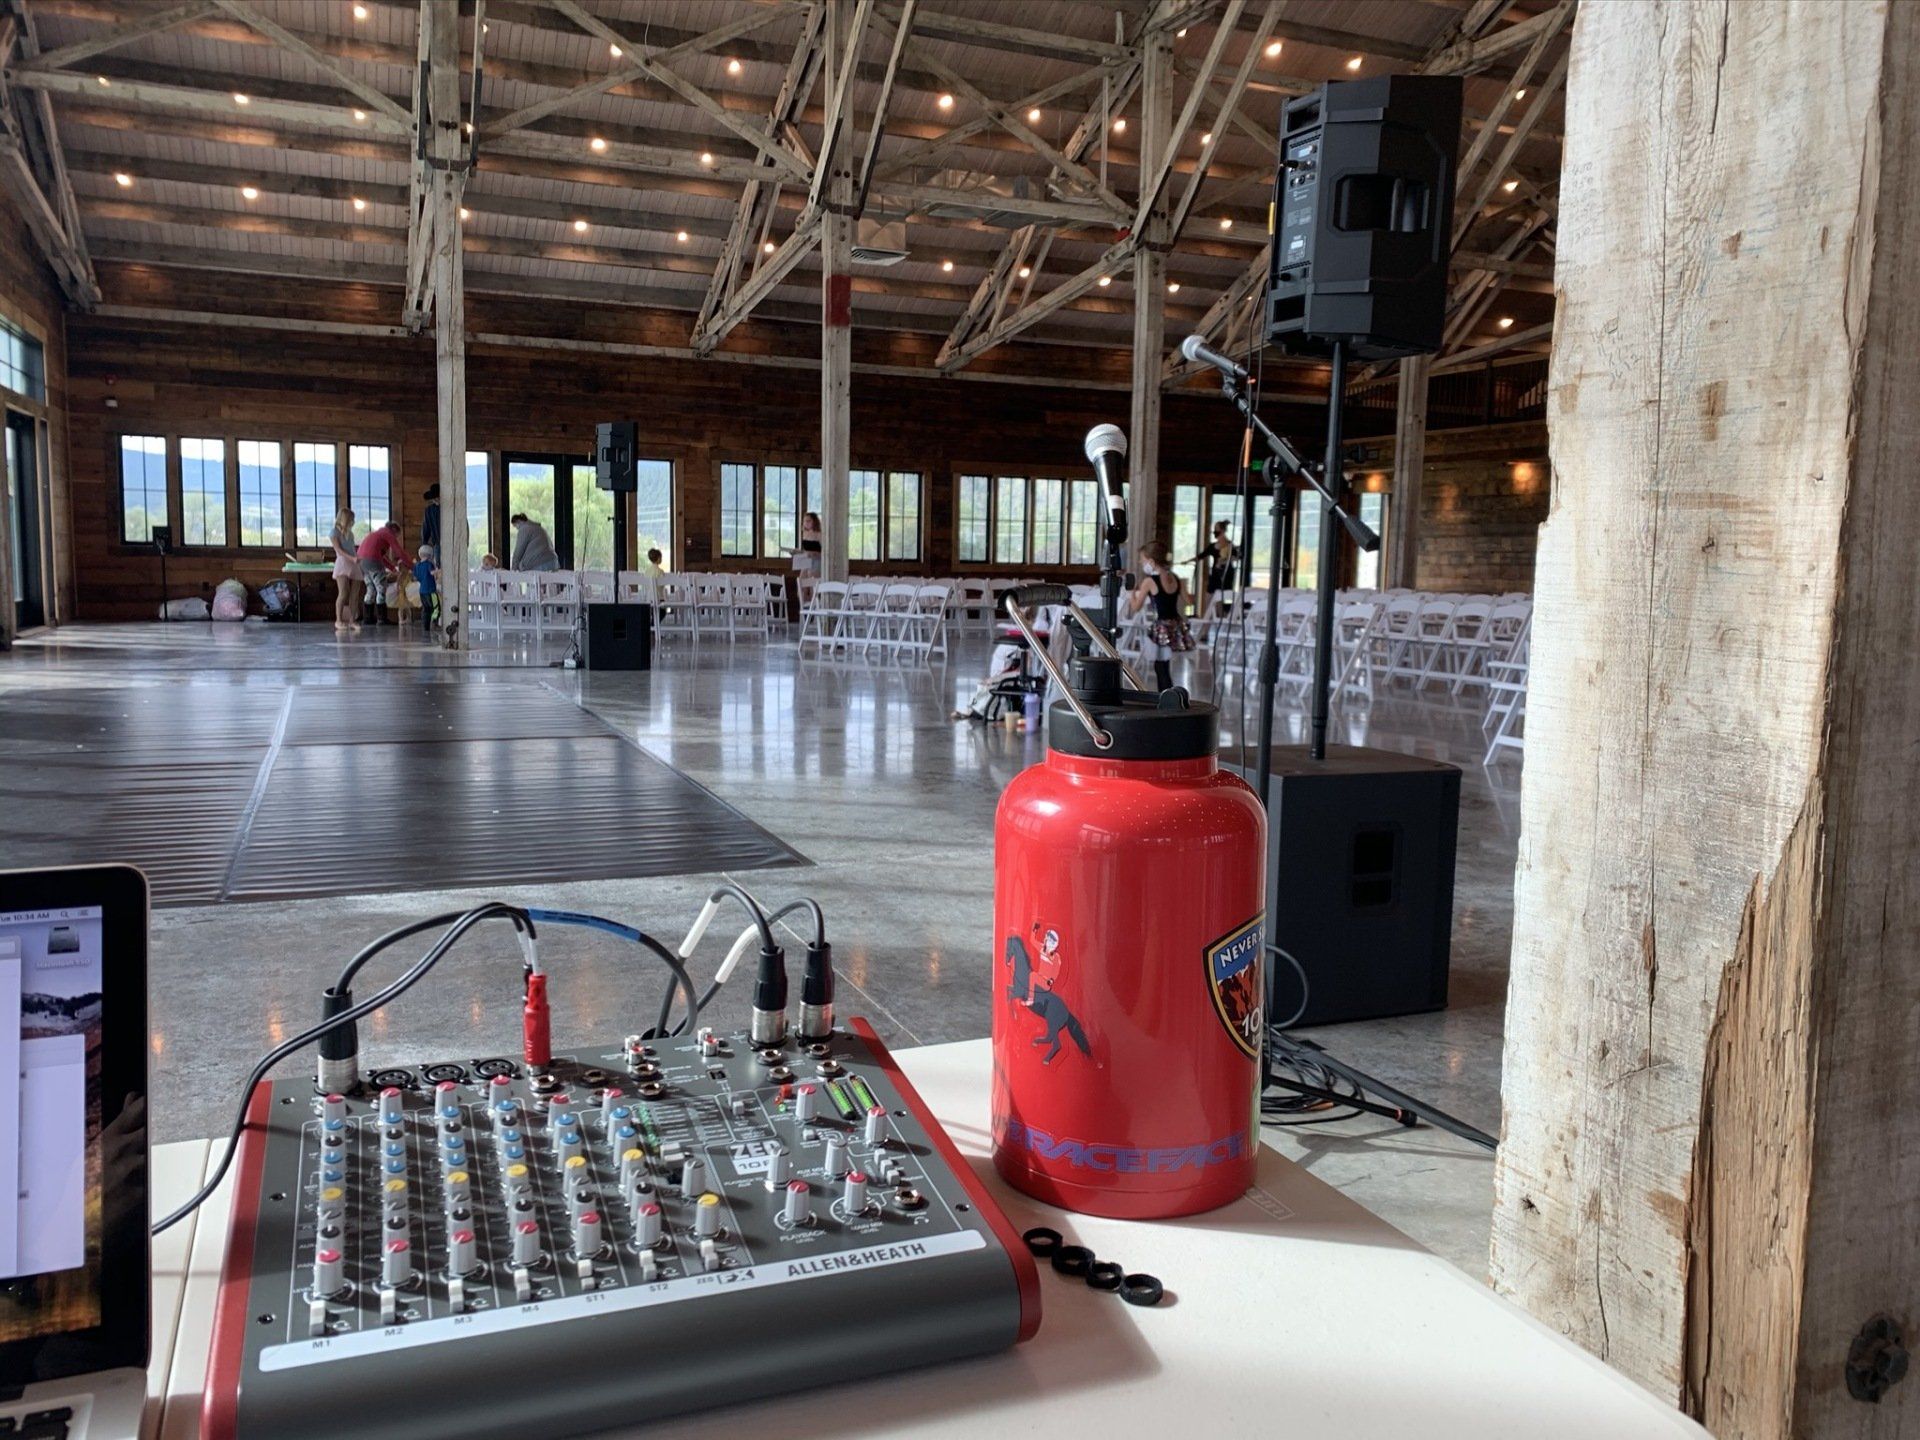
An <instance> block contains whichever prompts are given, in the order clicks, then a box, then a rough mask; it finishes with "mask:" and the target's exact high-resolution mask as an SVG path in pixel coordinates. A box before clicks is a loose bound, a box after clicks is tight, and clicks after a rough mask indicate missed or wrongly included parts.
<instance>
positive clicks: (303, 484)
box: [293, 440, 340, 545]
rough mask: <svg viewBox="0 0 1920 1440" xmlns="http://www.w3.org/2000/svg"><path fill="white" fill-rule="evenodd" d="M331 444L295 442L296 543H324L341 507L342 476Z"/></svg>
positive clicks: (294, 536)
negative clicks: (334, 515) (334, 514)
mask: <svg viewBox="0 0 1920 1440" xmlns="http://www.w3.org/2000/svg"><path fill="white" fill-rule="evenodd" d="M336 453H337V452H336V451H335V449H334V447H333V446H331V445H313V444H309V443H308V442H307V441H305V440H296V441H294V442H293V543H294V544H295V545H324V544H326V541H327V536H328V535H330V534H331V533H332V532H333V512H334V511H335V510H337V509H339V508H340V477H339V471H338V467H337V465H336V463H335V455H336Z"/></svg>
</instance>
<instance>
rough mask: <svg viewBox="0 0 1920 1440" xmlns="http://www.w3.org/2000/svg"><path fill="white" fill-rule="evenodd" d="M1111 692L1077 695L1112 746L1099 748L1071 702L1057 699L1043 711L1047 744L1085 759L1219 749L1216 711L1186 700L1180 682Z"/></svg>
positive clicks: (1193, 754)
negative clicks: (1148, 690)
mask: <svg viewBox="0 0 1920 1440" xmlns="http://www.w3.org/2000/svg"><path fill="white" fill-rule="evenodd" d="M1075 668H1076V670H1077V669H1078V665H1077V664H1076V667H1075ZM1076 678H1078V676H1077V675H1076ZM1090 688H1092V687H1090ZM1098 693H1099V692H1098V691H1097V690H1095V691H1094V694H1098ZM1115 693H1116V694H1117V696H1118V698H1117V699H1095V698H1094V696H1093V695H1092V694H1088V693H1085V692H1082V695H1081V701H1082V703H1083V704H1085V705H1086V707H1087V709H1088V710H1089V711H1090V712H1091V713H1092V715H1093V718H1094V719H1095V720H1096V721H1098V722H1099V725H1100V728H1101V729H1102V730H1104V731H1106V732H1107V734H1108V735H1110V736H1111V737H1112V738H1113V743H1112V745H1110V746H1109V747H1108V748H1107V749H1105V750H1102V749H1101V748H1100V747H1099V746H1098V745H1096V744H1095V743H1094V739H1093V736H1091V735H1090V734H1088V733H1087V727H1086V726H1084V725H1082V724H1081V723H1080V717H1079V716H1077V715H1075V714H1074V713H1073V709H1072V707H1071V706H1069V705H1067V704H1066V703H1065V702H1064V701H1060V700H1056V701H1054V702H1053V704H1052V705H1051V706H1049V707H1048V710H1047V745H1048V747H1049V748H1050V749H1054V750H1058V751H1059V752H1060V753H1061V754H1063V755H1078V756H1082V757H1084V758H1086V759H1089V760H1198V759H1201V758H1203V757H1206V756H1211V755H1215V754H1217V753H1218V752H1219V749H1220V712H1219V710H1218V709H1216V708H1215V707H1214V706H1212V705H1208V704H1206V703H1205V702H1204V701H1198V700H1193V699H1190V698H1189V697H1188V695H1187V692H1186V691H1185V690H1183V689H1181V688H1180V687H1179V686H1177V685H1176V686H1174V687H1173V689H1171V690H1163V691H1161V692H1160V694H1159V695H1158V696H1154V695H1150V694H1142V693H1141V692H1139V691H1136V690H1124V691H1116V692H1115Z"/></svg>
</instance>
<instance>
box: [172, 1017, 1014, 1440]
mask: <svg viewBox="0 0 1920 1440" xmlns="http://www.w3.org/2000/svg"><path fill="white" fill-rule="evenodd" d="M854 1023H855V1026H856V1033H853V1034H847V1033H837V1034H835V1035H833V1036H831V1037H829V1038H828V1039H827V1040H825V1041H822V1042H818V1043H814V1044H810V1045H809V1044H802V1043H799V1042H797V1041H793V1040H789V1041H788V1042H786V1043H785V1044H782V1045H778V1046H768V1047H758V1048H756V1047H754V1046H753V1045H752V1044H751V1042H750V1041H749V1039H748V1037H747V1036H746V1035H744V1034H739V1035H731V1036H729V1035H720V1034H714V1033H712V1032H710V1031H702V1032H700V1033H699V1034H698V1035H696V1036H691V1037H685V1038H680V1039H673V1040H662V1041H643V1040H641V1039H640V1038H639V1037H630V1038H629V1039H627V1040H626V1041H624V1042H623V1043H622V1044H620V1045H618V1046H616V1047H613V1048H611V1049H609V1050H607V1051H606V1052H605V1053H596V1054H588V1055H581V1056H576V1057H574V1058H572V1059H556V1060H555V1061H554V1062H553V1064H552V1065H551V1066H550V1067H548V1068H547V1069H545V1070H544V1071H539V1072H530V1071H528V1070H527V1069H526V1068H525V1067H523V1066H521V1065H519V1064H517V1063H515V1062H511V1061H507V1060H479V1061H470V1060H463V1061H443V1062H438V1063H434V1064H427V1065H421V1066H418V1067H409V1068H404V1069H392V1070H381V1071H374V1072H372V1073H370V1074H368V1075H367V1076H365V1077H364V1083H363V1084H362V1085H361V1086H359V1087H357V1089H356V1091H355V1093H353V1094H350V1095H327V1096H320V1097H316V1096H315V1095H314V1094H313V1092H312V1087H311V1086H310V1085H308V1084H306V1083H304V1082H299V1081H282V1082H277V1083H272V1084H263V1085H262V1086H260V1087H259V1088H258V1089H257V1090H256V1092H255V1094H254V1097H253V1103H252V1106H251V1109H250V1112H249V1119H248V1129H247V1132H246V1135H245V1138H244V1145H243V1150H242V1153H241V1159H240V1169H239V1174H238V1177H237V1180H236V1185H237V1187H238V1188H237V1189H236V1192H235V1193H236V1200H235V1222H234V1226H233V1232H232V1238H231V1241H230V1245H229V1250H228V1254H227V1259H226V1271H225V1276H224V1280H223V1284H222V1288H221V1296H220V1304H219V1312H218V1315H217V1317H216V1321H215V1332H214V1353H213V1359H212V1363H211V1366H210V1370H209V1376H208V1390H207V1404H206V1414H205V1423H204V1427H203V1428H204V1431H205V1433H206V1435H207V1436H208V1437H209V1440H224V1437H229V1436H238V1437H256V1436H274V1437H285V1436H294V1435H306V1434H312V1435H318V1434H347V1433H352V1434H355V1435H359V1436H366V1437H369V1440H378V1437H387V1436H393V1437H399V1436H407V1437H410V1440H418V1437H420V1436H422V1435H429V1434H440V1433H446V1434H459V1435H461V1436H464V1437H475V1440H479V1437H486V1436H495V1435H498V1436H509V1435H512V1436H525V1435H531V1434H540V1435H565V1434H575V1433H582V1432H586V1431H591V1430H593V1429H596V1428H601V1427H607V1426H615V1425H622V1424H628V1425H636V1424H640V1423H643V1422H645V1421H646V1420H648V1419H652V1418H656V1417H659V1416H662V1415H668V1414H674V1413H680V1412H684V1411H689V1410H695V1409H701V1408H705V1407H708V1406H712V1405H717V1404H724V1403H729V1402H732V1401H736V1400H742V1399H747V1398H752V1397H756V1396H764V1395H770V1394H776V1393H779V1392H782V1391H786V1390H793V1389H798V1388H801V1387H804V1386H810V1385H817V1384H824V1383H832V1382H834V1381H839V1380H849V1379H857V1378H860V1377H863V1376H868V1375H872V1374H877V1373H881V1372H884V1371H888V1370H895V1369H900V1368H904V1367H907V1366H912V1365H918V1364H925V1363H929V1362H932V1361H937V1360H946V1359H952V1358H956V1357H959V1356H964V1355H970V1354H979V1353H984V1352H986V1351H990V1350H994V1349H998V1348H1001V1347H1004V1346H1006V1345H1010V1344H1012V1343H1014V1342H1015V1341H1016V1340H1018V1339H1024V1338H1025V1337H1026V1336H1027V1335H1029V1334H1031V1333H1032V1331H1033V1329H1034V1328H1035V1326H1037V1324H1038V1321H1039V1311H1038V1298H1037V1287H1036V1286H1035V1284H1034V1277H1033V1268H1032V1262H1031V1260H1030V1259H1029V1257H1028V1256H1027V1254H1026V1252H1025V1249H1024V1247H1023V1246H1021V1245H1020V1243H1019V1241H1018V1239H1017V1238H1016V1237H1014V1236H1013V1234H1012V1232H1011V1230H1010V1229H1009V1228H1008V1226H1007V1222H1006V1221H1005V1219H1004V1217H1002V1216H1001V1214H1000V1212H999V1210H998V1209H997V1207H996V1206H995V1205H994V1203H993V1201H992V1199H991V1197H990V1196H988V1195H987V1194H986V1192H985V1191H984V1190H982V1189H981V1188H980V1185H979V1181H978V1180H977V1178H976V1177H975V1175H974V1173H973V1171H972V1170H971V1168H970V1167H968V1166H967V1165H966V1163H965V1162H964V1161H963V1160H961V1159H960V1157H959V1156H958V1155H957V1153H956V1152H954V1150H953V1149H952V1146H951V1144H950V1142H949V1141H948V1140H947V1139H946V1137H945V1136H944V1134H943V1133H942V1132H941V1131H940V1129H939V1127H938V1125H937V1124H936V1123H935V1122H934V1121H933V1120H932V1118H931V1116H929V1115H927V1114H926V1113H925V1111H924V1109H923V1108H922V1106H921V1104H920V1102H919V1100H918V1098H917V1097H916V1096H915V1095H914V1094H913V1092H912V1090H911V1089H910V1087H908V1085H907V1084H906V1082H905V1080H904V1078H903V1077H902V1076H901V1075H900V1073H899V1072H898V1070H897V1069H896V1068H895V1066H894V1064H893V1062H892V1059H891V1057H889V1056H888V1055H887V1053H886V1052H885V1050H884V1048H882V1047H881V1046H880V1044H879V1042H878V1040H877V1039H876V1038H875V1037H874V1036H873V1034H872V1032H871V1030H869V1029H867V1028H866V1027H865V1026H864V1025H862V1024H861V1023H860V1022H858V1021H856V1022H854ZM348 1412H350V1414H351V1419H350V1420H347V1419H345V1418H341V1417H343V1416H344V1415H345V1414H347V1413H348ZM326 1417H334V1418H332V1419H328V1418H326Z"/></svg>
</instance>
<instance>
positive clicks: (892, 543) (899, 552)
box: [887, 470, 920, 560]
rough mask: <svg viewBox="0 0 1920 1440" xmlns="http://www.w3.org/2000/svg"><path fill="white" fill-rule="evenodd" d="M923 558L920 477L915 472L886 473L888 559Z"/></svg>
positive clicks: (894, 471) (898, 471)
mask: <svg viewBox="0 0 1920 1440" xmlns="http://www.w3.org/2000/svg"><path fill="white" fill-rule="evenodd" d="M919 558H920V476H919V474H918V472H916V471H912V470H889V471H888V472H887V559H889V560H918V559H919Z"/></svg>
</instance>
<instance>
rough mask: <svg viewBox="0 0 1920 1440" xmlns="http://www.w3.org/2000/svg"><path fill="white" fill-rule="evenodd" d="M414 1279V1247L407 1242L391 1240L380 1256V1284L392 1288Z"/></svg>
mask: <svg viewBox="0 0 1920 1440" xmlns="http://www.w3.org/2000/svg"><path fill="white" fill-rule="evenodd" d="M412 1279H413V1247H412V1246H411V1245H409V1244H408V1243H407V1242H406V1241H405V1240H389V1241H388V1242H387V1245H386V1249H385V1250H384V1251H383V1252H382V1253H381V1256H380V1283H381V1284H382V1285H386V1286H388V1287H390V1288H397V1287H398V1286H401V1285H405V1284H406V1283H407V1282H408V1281H410V1280H412Z"/></svg>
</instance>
